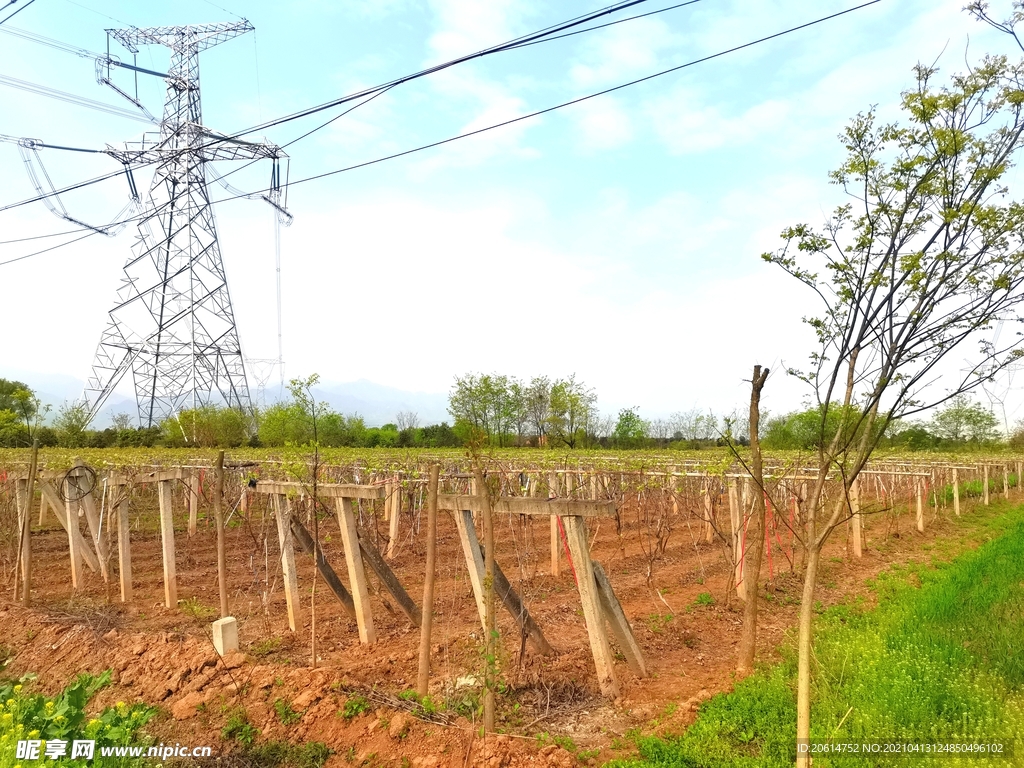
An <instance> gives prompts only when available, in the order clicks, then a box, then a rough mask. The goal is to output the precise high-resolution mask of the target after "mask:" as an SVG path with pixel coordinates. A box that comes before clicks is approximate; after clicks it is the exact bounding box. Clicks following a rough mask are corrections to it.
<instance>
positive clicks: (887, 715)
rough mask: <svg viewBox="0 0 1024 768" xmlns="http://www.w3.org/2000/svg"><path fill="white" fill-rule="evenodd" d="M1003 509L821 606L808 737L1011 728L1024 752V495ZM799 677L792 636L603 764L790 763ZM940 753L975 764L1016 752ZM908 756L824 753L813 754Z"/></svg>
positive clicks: (978, 737) (990, 736)
mask: <svg viewBox="0 0 1024 768" xmlns="http://www.w3.org/2000/svg"><path fill="white" fill-rule="evenodd" d="M997 510H998V508H997ZM1003 510H1004V514H1002V515H1001V516H1000V517H998V518H992V519H989V520H987V521H985V522H983V523H981V527H980V528H979V534H980V536H981V537H982V538H984V539H990V540H989V541H988V543H986V544H984V545H982V546H981V547H980V548H978V549H977V550H974V551H972V552H968V553H966V554H964V555H961V556H960V557H958V558H957V559H956V560H954V561H953V562H952V563H947V564H938V565H934V566H932V567H929V566H921V565H913V566H906V567H893V568H891V569H890V570H889V571H887V572H885V573H884V574H882V575H881V576H880V577H879V578H878V579H876V580H874V581H873V582H872V584H871V587H872V589H873V590H874V591H875V592H876V593H877V595H878V598H879V607H878V608H876V609H875V610H870V611H869V610H866V609H864V608H863V600H860V601H855V602H852V603H849V604H846V605H842V606H837V607H835V608H831V609H829V610H828V611H826V612H825V613H824V614H823V615H822V616H820V617H819V618H818V619H817V622H816V640H815V649H814V660H813V663H814V670H813V674H814V690H813V697H814V699H813V729H812V739H815V740H826V739H830V738H831V739H835V740H840V741H844V740H892V741H918V742H920V741H969V742H978V741H991V740H994V739H1000V740H1008V739H1009V740H1016V741H1017V751H1018V752H1021V754H1019V755H1017V759H1018V760H1020V761H1021V762H1024V654H1022V653H1021V651H1020V645H1021V640H1020V638H1022V637H1024V507H1014V508H1006V507H1003ZM795 686H796V661H795V655H794V649H793V648H792V647H790V648H789V649H788V651H787V657H786V659H785V661H784V662H783V663H782V664H779V665H777V666H775V667H773V668H771V669H767V670H761V671H759V672H758V673H757V674H755V675H753V676H751V677H750V678H748V679H746V680H744V681H742V682H740V683H739V684H738V685H737V686H736V687H735V689H734V690H733V691H732V692H731V693H729V694H723V695H720V696H717V697H715V698H713V699H711V700H710V701H708V702H707V703H706V704H705V705H704V706H703V707H702V708H701V711H700V715H699V716H698V719H697V721H696V722H695V723H694V724H693V725H692V726H691V727H690V728H689V730H687V731H686V733H685V734H683V735H682V736H679V737H676V738H670V739H660V738H656V737H640V738H638V739H637V742H636V743H637V747H638V749H639V752H640V758H639V759H633V760H624V761H622V760H620V761H613V762H612V763H610V764H609V767H611V766H615V767H616V768H639V767H640V766H657V767H659V768H669V767H671V768H703V767H704V766H708V767H711V766H714V767H715V768H719V767H721V766H733V765H736V766H741V765H742V766H747V765H757V766H766V767H770V766H780V767H781V766H790V765H792V764H793V762H794V760H795V757H796V752H795V746H794V743H793V742H794V734H795V732H796V705H795V699H796V696H795ZM937 759H941V760H942V761H943V765H971V766H975V767H976V768H980V766H984V765H999V766H1006V765H1010V764H1016V763H1014V762H1013V761H1010V760H1006V759H986V758H957V757H943V758H937ZM905 761H906V758H884V757H881V758H880V757H845V756H844V757H827V756H821V757H816V758H815V765H816V766H830V765H836V766H844V768H845V766H874V765H889V764H893V765H905V764H906V762H905ZM917 762H918V763H919V762H920V761H917ZM933 762H934V761H933Z"/></svg>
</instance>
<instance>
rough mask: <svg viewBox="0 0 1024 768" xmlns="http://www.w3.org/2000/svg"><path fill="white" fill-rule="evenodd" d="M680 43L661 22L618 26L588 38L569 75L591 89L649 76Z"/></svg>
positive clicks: (640, 21) (649, 19)
mask: <svg viewBox="0 0 1024 768" xmlns="http://www.w3.org/2000/svg"><path fill="white" fill-rule="evenodd" d="M680 40H681V38H680V37H679V36H678V35H676V34H673V33H672V32H671V31H670V30H669V28H668V26H667V25H666V24H665V22H663V21H661V20H660V19H656V18H645V19H637V20H636V21H629V22H626V23H624V24H618V25H616V26H614V27H609V28H608V29H606V30H604V31H602V32H595V33H592V37H589V38H587V40H586V42H585V43H584V45H583V52H582V54H581V56H580V58H579V60H578V61H576V62H575V63H574V64H573V65H572V66H571V68H570V70H569V75H570V78H571V80H572V82H573V84H574V85H575V86H577V87H579V88H583V89H591V88H594V87H600V86H602V85H608V84H612V83H619V82H622V81H623V80H628V79H629V78H630V77H631V76H633V75H636V74H637V73H640V74H648V73H650V72H652V71H654V70H656V69H658V66H657V64H658V62H659V55H660V54H661V53H662V52H663V51H665V50H667V49H671V48H672V47H674V46H676V45H678V44H679V42H680Z"/></svg>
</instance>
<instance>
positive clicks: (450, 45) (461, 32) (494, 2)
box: [430, 0, 531, 61]
mask: <svg viewBox="0 0 1024 768" xmlns="http://www.w3.org/2000/svg"><path fill="white" fill-rule="evenodd" d="M430 7H431V9H432V10H433V11H434V14H435V17H436V21H437V25H438V27H439V29H438V30H437V31H436V32H434V34H433V35H432V36H431V38H430V48H431V50H432V51H433V53H434V55H435V57H436V60H437V61H444V60H446V59H452V58H456V57H458V56H463V55H465V54H468V53H473V52H475V51H478V50H480V49H483V48H487V47H489V46H492V45H497V44H498V43H503V42H505V41H506V40H509V39H511V38H512V37H514V36H515V30H516V29H517V28H518V26H519V25H520V24H521V23H522V22H523V21H525V20H526V18H527V17H528V16H529V15H530V12H531V7H530V4H529V3H524V2H520V1H519V0H487V2H480V0H431V1H430Z"/></svg>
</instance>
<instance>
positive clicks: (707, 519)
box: [704, 485, 715, 544]
mask: <svg viewBox="0 0 1024 768" xmlns="http://www.w3.org/2000/svg"><path fill="white" fill-rule="evenodd" d="M713 510H714V501H713V499H712V498H711V486H710V485H709V486H708V488H707V491H706V492H705V494H704V541H705V542H707V543H708V544H710V543H711V542H712V541H714V540H715V526H714V517H713V516H712V515H713Z"/></svg>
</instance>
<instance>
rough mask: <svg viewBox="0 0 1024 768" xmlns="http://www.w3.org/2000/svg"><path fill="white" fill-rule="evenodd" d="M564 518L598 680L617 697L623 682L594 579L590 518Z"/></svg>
mask: <svg viewBox="0 0 1024 768" xmlns="http://www.w3.org/2000/svg"><path fill="white" fill-rule="evenodd" d="M562 521H563V524H564V525H565V537H566V539H568V542H569V552H570V553H571V554H572V561H573V565H574V566H575V568H576V578H577V580H578V583H577V586H578V587H579V591H580V601H581V602H582V603H583V618H584V620H585V621H586V623H587V635H588V637H589V638H590V650H591V653H593V655H594V666H595V667H596V669H597V682H598V685H599V686H600V687H601V694H602V695H604V696H605V697H606V698H609V699H613V700H614V699H617V698H618V697H619V684H618V682H617V681H616V679H615V669H614V662H613V660H612V651H611V648H610V647H609V645H608V635H607V634H606V633H605V626H604V621H605V617H604V613H603V611H602V609H601V601H600V598H599V597H598V594H597V584H596V582H595V581H594V567H593V564H592V563H591V561H590V547H589V542H588V541H587V524H586V519H585V518H582V517H578V516H577V515H566V516H565V517H563V518H562Z"/></svg>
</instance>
